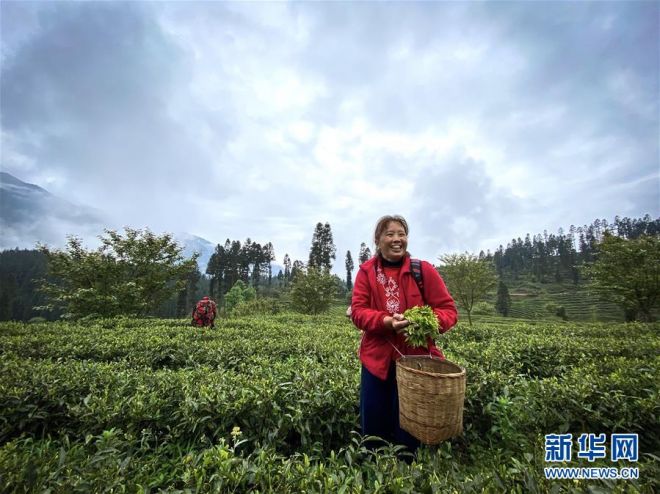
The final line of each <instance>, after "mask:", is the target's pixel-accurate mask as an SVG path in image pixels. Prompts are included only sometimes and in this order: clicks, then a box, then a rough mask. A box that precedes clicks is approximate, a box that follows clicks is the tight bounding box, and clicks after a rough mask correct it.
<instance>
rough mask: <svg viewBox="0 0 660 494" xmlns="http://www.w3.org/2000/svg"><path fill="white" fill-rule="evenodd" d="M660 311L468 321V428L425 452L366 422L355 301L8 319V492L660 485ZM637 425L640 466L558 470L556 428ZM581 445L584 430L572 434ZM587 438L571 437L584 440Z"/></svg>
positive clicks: (0, 421)
mask: <svg viewBox="0 0 660 494" xmlns="http://www.w3.org/2000/svg"><path fill="white" fill-rule="evenodd" d="M659 330H660V326H659V325H658V324H640V323H631V324H611V323H610V324H604V323H598V324H589V323H581V324H575V323H561V322H538V323H523V322H520V321H515V320H510V319H498V320H495V321H493V322H490V323H487V324H483V323H479V322H476V323H475V325H474V326H473V327H470V326H467V325H464V324H459V325H458V326H457V327H456V328H454V329H453V330H452V331H450V332H449V333H446V334H444V335H442V338H441V341H442V347H443V349H444V351H445V354H446V355H447V358H448V359H449V360H451V361H453V362H456V363H458V364H460V365H463V366H465V367H466V368H467V372H468V376H469V377H468V380H467V389H466V396H465V411H464V436H463V437H462V438H456V439H453V440H451V441H448V442H445V443H443V444H441V445H439V446H437V447H429V448H427V447H422V448H421V449H420V450H419V452H418V453H417V455H416V457H415V458H408V459H409V461H410V463H407V462H406V461H403V460H404V459H405V458H406V457H405V456H404V453H403V452H401V451H400V447H397V446H392V445H389V444H387V443H384V442H383V443H382V446H381V447H380V448H378V449H377V450H375V451H371V450H369V449H367V448H366V446H365V442H364V441H365V440H366V439H370V438H364V437H361V436H360V435H359V434H357V432H356V431H357V430H358V427H359V426H358V424H359V416H358V401H359V381H360V370H359V369H360V364H359V361H358V360H357V359H356V357H355V349H356V347H357V345H358V341H359V333H358V332H357V331H355V329H354V328H353V327H352V325H351V324H350V322H348V321H347V320H346V318H345V317H344V316H343V314H337V315H336V316H327V315H320V316H306V315H302V314H293V313H282V314H278V315H274V316H268V317H264V316H261V317H253V316H250V317H241V318H238V317H237V318H232V319H228V320H226V321H225V324H224V325H223V327H222V330H221V331H216V332H209V333H205V334H200V333H199V332H197V331H192V330H191V328H189V327H188V326H187V321H183V320H182V321H176V320H167V321H165V320H155V319H133V318H128V317H122V318H113V319H102V320H94V321H90V322H89V323H87V324H82V323H79V322H57V323H42V324H30V325H26V324H21V323H6V322H5V323H0V354H2V357H3V358H2V359H0V478H1V479H2V490H3V492H26V491H27V492H46V491H51V492H67V493H68V492H71V493H77V492H80V493H87V492H106V491H108V492H109V491H113V492H140V491H142V492H147V491H149V492H159V491H163V492H198V493H210V492H257V491H258V492H342V491H343V492H398V493H403V492H409V493H417V492H461V493H463V492H466V493H469V492H474V493H481V492H517V493H523V492H525V493H527V492H532V493H544V492H584V493H587V492H620V493H622V492H640V493H651V492H657V491H658V478H660V469H659V468H658V462H657V458H656V457H655V456H653V455H654V454H655V453H654V452H655V451H658V449H660V436H659V435H658V433H657V432H656V430H657V417H658V413H659V412H660V409H659V408H658V403H660V396H658V382H660V375H659V374H660V370H659V369H660V357H659V355H660V342H659V340H658V338H657V334H658V331H659ZM564 432H570V433H573V434H574V437H575V436H576V435H577V434H580V433H582V432H596V433H605V434H607V435H608V436H609V434H610V433H612V432H631V433H638V434H639V441H640V445H639V451H640V460H639V462H636V463H635V464H627V463H625V462H624V463H619V464H612V463H611V462H609V459H606V460H599V461H596V462H594V463H590V462H588V461H586V460H579V459H576V458H575V457H574V458H573V461H571V462H570V464H569V465H567V466H576V467H581V466H584V467H592V466H596V467H599V466H607V467H612V466H636V467H639V468H640V478H639V479H637V480H626V481H617V482H616V483H614V482H610V481H606V480H580V481H573V482H570V483H566V482H564V483H562V482H561V481H550V480H546V479H545V478H544V475H543V467H544V466H548V465H547V464H546V463H545V462H544V456H543V453H544V435H545V434H550V433H564ZM575 447H576V446H575V445H574V448H575ZM573 451H575V449H574V450H573Z"/></svg>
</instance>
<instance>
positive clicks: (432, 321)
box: [403, 305, 438, 347]
mask: <svg viewBox="0 0 660 494" xmlns="http://www.w3.org/2000/svg"><path fill="white" fill-rule="evenodd" d="M403 317H405V318H406V319H407V320H408V322H410V325H409V326H408V327H406V333H407V335H406V342H407V343H408V344H409V345H410V346H413V347H419V346H422V347H428V344H427V338H428V337H429V336H430V337H431V338H433V337H434V336H436V335H437V334H438V318H437V317H436V316H435V313H434V312H433V309H431V307H429V306H428V305H425V306H423V307H413V308H412V309H408V310H407V311H405V312H404V313H403Z"/></svg>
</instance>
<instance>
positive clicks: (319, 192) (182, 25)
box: [0, 0, 660, 272]
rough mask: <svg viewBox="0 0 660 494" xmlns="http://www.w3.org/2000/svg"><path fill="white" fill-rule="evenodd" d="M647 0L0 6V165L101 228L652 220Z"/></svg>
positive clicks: (363, 228)
mask: <svg viewBox="0 0 660 494" xmlns="http://www.w3.org/2000/svg"><path fill="white" fill-rule="evenodd" d="M659 5H660V4H658V3H657V2H636V1H631V2H616V1H614V2H575V3H573V2H545V3H544V2H489V3H479V2H423V3H412V2H405V3H404V2H402V3H398V2H387V3H375V2H359V3H358V2H296V3H283V2H271V3H256V2H249V3H248V2H236V3H229V2H194V1H191V2H157V3H151V2H129V3H123V2H35V3H32V2H13V1H6V0H4V1H3V2H2V3H1V4H0V9H1V11H0V14H1V28H2V52H1V55H0V56H1V62H2V73H1V76H2V77H1V89H2V92H1V96H2V99H1V100H0V106H1V115H2V122H1V123H2V129H1V144H2V156H1V158H2V160H1V167H2V170H3V171H6V172H9V173H11V174H12V175H14V176H16V177H18V178H19V179H21V180H23V181H26V182H31V183H35V184H37V185H40V186H41V187H44V188H46V189H48V190H49V191H51V192H52V193H54V194H56V195H59V196H62V197H65V198H67V199H69V200H70V201H73V202H75V203H77V204H83V205H87V206H92V207H94V208H97V209H100V210H102V211H104V212H105V213H106V214H107V217H108V221H109V223H110V224H111V225H110V226H121V225H131V226H134V227H145V226H148V227H149V228H151V229H152V230H153V231H157V232H160V231H171V232H182V231H185V232H189V233H192V234H196V235H199V236H202V237H204V238H206V239H208V240H210V241H212V242H214V243H217V242H224V240H225V239H226V238H228V237H229V238H231V239H239V240H241V241H243V240H244V239H245V238H247V237H250V238H251V239H253V240H255V241H257V242H260V243H266V242H268V241H270V242H272V243H273V245H274V247H275V252H276V255H277V260H278V261H279V262H281V260H282V257H283V256H284V254H285V253H289V255H290V256H292V258H294V259H301V260H306V258H307V254H308V251H309V245H310V242H311V237H312V233H313V230H314V226H315V224H316V223H317V222H319V221H321V222H326V221H327V222H329V223H330V224H331V226H332V231H333V234H334V239H335V244H336V246H337V261H336V264H335V270H336V271H338V272H341V271H342V270H343V264H344V256H345V253H346V250H350V251H351V252H352V254H353V257H354V258H355V257H357V253H358V250H359V246H360V242H370V241H371V236H372V232H373V227H374V224H375V222H376V220H377V219H378V217H379V216H381V215H383V214H392V213H395V214H402V215H404V216H406V217H407V218H408V220H409V223H410V227H411V231H410V238H409V250H410V251H411V253H412V254H413V255H414V256H416V257H421V258H423V259H427V260H430V261H432V262H433V261H436V260H437V256H438V255H439V254H443V253H448V252H458V251H466V250H467V251H470V252H475V253H476V252H479V250H481V249H484V250H486V249H491V250H494V249H496V248H497V246H498V245H500V244H503V245H506V243H507V242H508V241H510V240H511V239H512V238H513V237H518V236H522V237H524V235H525V234H526V233H531V234H535V233H541V232H543V230H548V232H555V233H556V232H557V229H558V228H560V227H563V228H564V229H567V228H568V227H569V226H570V225H571V224H574V225H576V226H580V225H584V224H589V223H591V222H593V220H595V219H596V218H604V219H607V220H608V221H611V220H613V218H614V216H615V215H620V216H629V217H640V216H642V215H644V214H645V213H649V214H651V215H652V216H656V217H657V216H660V163H659V160H660V157H659V156H660V151H659V135H660V126H659V115H660V108H659V94H660V84H659V72H660V70H659V60H660V53H659V46H660V40H659V33H660V27H659V25H658V24H659V17H660V12H659V8H660V7H659Z"/></svg>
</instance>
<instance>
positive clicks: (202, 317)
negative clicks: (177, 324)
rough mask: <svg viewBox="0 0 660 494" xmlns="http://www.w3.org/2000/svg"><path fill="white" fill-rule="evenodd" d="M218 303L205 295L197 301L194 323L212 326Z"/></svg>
mask: <svg viewBox="0 0 660 494" xmlns="http://www.w3.org/2000/svg"><path fill="white" fill-rule="evenodd" d="M215 314H216V305H215V302H214V301H213V300H211V299H209V298H208V297H204V298H203V299H202V300H200V301H199V302H197V305H195V308H194V309H193V312H192V324H193V325H194V326H211V327H213V321H214V320H215Z"/></svg>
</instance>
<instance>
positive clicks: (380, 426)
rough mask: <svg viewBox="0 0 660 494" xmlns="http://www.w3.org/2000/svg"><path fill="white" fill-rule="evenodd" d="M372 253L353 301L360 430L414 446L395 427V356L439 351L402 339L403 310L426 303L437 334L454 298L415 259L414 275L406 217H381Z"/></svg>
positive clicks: (449, 321)
mask: <svg viewBox="0 0 660 494" xmlns="http://www.w3.org/2000/svg"><path fill="white" fill-rule="evenodd" d="M374 243H375V244H376V255H375V256H374V257H372V258H371V259H369V260H368V261H366V262H365V263H363V264H362V265H361V266H360V270H359V271H358V274H357V277H356V279H355V286H354V287H353V299H352V303H351V319H352V321H353V323H354V324H355V325H356V326H357V327H358V328H359V329H360V330H362V331H363V334H362V341H361V342H360V360H361V362H362V378H361V385H360V422H361V426H362V434H364V435H369V436H379V437H382V438H383V439H386V440H388V441H393V442H396V443H399V444H403V445H405V446H407V447H408V448H409V449H410V450H412V451H414V450H415V449H416V448H417V446H418V445H419V442H418V441H417V440H416V439H415V438H414V437H412V436H411V435H410V434H408V433H407V432H406V431H404V430H403V429H401V427H400V426H399V402H398V393H397V384H396V377H395V360H396V359H397V358H399V356H400V355H419V354H427V353H429V352H430V353H431V354H433V355H435V356H437V357H440V358H443V356H442V352H440V350H438V349H437V348H436V347H435V345H434V344H433V343H432V342H431V341H429V346H428V349H427V348H424V347H412V346H410V345H409V344H408V343H407V342H406V327H407V326H408V325H409V324H410V323H409V321H407V320H406V319H405V318H404V317H403V313H404V312H405V311H406V309H410V308H412V307H419V306H424V305H427V306H430V307H431V309H432V310H433V314H434V315H435V318H436V322H437V330H438V331H439V332H440V333H444V332H446V331H448V330H449V329H450V328H451V327H452V326H453V325H454V324H456V321H457V312H456V306H455V304H454V300H453V299H452V297H451V295H450V294H449V292H448V291H447V287H446V286H445V283H444V281H443V280H442V278H441V277H440V275H439V274H438V272H437V271H436V269H435V268H434V267H433V266H432V265H431V264H430V263H428V262H426V261H420V262H419V265H418V267H419V271H421V280H420V281H421V282H418V281H417V279H416V278H417V277H416V276H415V275H414V274H413V269H412V263H411V258H410V254H409V253H408V250H407V249H408V222H407V221H406V220H405V219H404V218H403V217H401V216H383V217H382V218H380V219H379V220H378V223H377V224H376V229H375V231H374Z"/></svg>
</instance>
